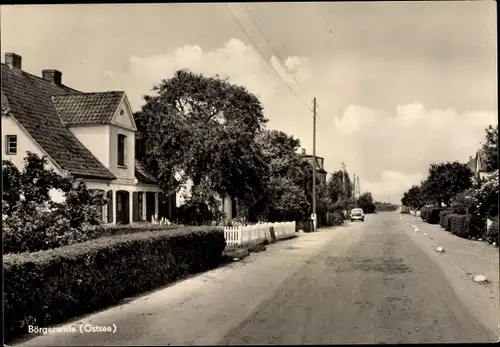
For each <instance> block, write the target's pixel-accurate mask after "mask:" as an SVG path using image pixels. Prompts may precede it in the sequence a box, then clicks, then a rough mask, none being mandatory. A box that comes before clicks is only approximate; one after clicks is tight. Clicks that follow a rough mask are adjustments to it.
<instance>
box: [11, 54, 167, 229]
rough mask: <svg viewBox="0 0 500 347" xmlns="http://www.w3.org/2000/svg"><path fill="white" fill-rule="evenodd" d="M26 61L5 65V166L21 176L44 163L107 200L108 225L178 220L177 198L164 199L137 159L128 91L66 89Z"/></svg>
mask: <svg viewBox="0 0 500 347" xmlns="http://www.w3.org/2000/svg"><path fill="white" fill-rule="evenodd" d="M21 63H22V58H21V56H19V55H17V54H14V53H6V54H5V63H2V64H1V76H2V77H1V78H2V86H1V102H2V110H1V111H2V138H3V141H4V142H3V143H4V150H3V151H2V160H10V161H11V162H12V163H13V164H14V165H16V166H17V167H18V168H19V169H20V168H21V167H22V166H23V159H24V157H25V156H26V152H27V151H30V152H33V153H37V154H38V155H40V156H43V155H45V156H46V157H47V158H48V161H49V167H51V168H53V169H54V170H55V171H56V172H57V173H58V174H60V175H65V176H71V177H74V178H75V179H76V180H83V181H85V183H86V184H87V186H88V188H90V189H95V190H102V191H105V192H106V195H107V197H108V199H110V201H109V203H108V205H107V206H104V207H103V209H102V220H103V222H104V223H109V224H130V223H134V222H141V221H145V220H151V217H152V215H154V214H158V215H159V216H160V217H166V218H172V213H173V208H174V207H175V194H171V195H169V196H165V195H164V194H163V193H162V192H161V190H160V189H159V186H158V184H157V182H156V180H155V179H154V178H153V177H152V176H151V175H150V174H148V173H147V172H146V170H145V169H144V167H143V165H141V163H140V162H139V161H138V160H137V159H136V158H135V133H136V130H137V128H136V125H135V122H134V118H133V114H132V110H131V108H130V104H129V101H128V98H127V95H126V94H125V92H123V91H111V92H98V93H83V92H80V91H77V90H75V89H72V88H69V87H67V86H65V85H64V84H63V83H62V73H61V72H60V71H57V70H43V71H42V77H38V76H35V75H32V74H30V73H27V72H25V71H23V70H22V65H21Z"/></svg>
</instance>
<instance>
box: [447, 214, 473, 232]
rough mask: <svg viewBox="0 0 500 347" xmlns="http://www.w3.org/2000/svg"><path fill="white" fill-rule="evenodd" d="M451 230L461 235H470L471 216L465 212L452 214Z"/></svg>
mask: <svg viewBox="0 0 500 347" xmlns="http://www.w3.org/2000/svg"><path fill="white" fill-rule="evenodd" d="M450 216H451V217H450V221H451V228H450V229H451V232H452V233H453V234H455V235H457V236H460V237H468V236H469V224H470V217H469V216H468V215H465V214H451V215H450Z"/></svg>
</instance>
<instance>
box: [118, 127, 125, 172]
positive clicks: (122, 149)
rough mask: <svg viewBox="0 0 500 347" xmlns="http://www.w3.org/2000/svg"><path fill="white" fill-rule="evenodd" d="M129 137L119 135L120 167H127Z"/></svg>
mask: <svg viewBox="0 0 500 347" xmlns="http://www.w3.org/2000/svg"><path fill="white" fill-rule="evenodd" d="M126 139H127V136H125V135H122V134H118V151H117V157H118V166H125V144H126Z"/></svg>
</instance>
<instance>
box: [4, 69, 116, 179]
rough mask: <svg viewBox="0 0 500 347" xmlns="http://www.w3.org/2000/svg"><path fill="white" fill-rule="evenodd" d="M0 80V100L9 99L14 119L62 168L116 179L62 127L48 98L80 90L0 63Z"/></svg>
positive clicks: (76, 92)
mask: <svg viewBox="0 0 500 347" xmlns="http://www.w3.org/2000/svg"><path fill="white" fill-rule="evenodd" d="M1 81H2V88H1V89H2V103H3V102H4V101H7V102H8V106H9V108H10V110H9V111H10V112H11V114H12V115H13V116H14V118H15V119H16V120H17V121H18V122H19V123H20V124H21V125H22V126H23V127H24V128H25V129H26V131H28V133H29V134H30V135H31V136H32V137H33V138H34V140H35V141H36V142H37V143H38V144H39V145H40V146H41V147H42V148H43V149H44V150H45V151H46V152H47V154H48V155H49V156H50V157H51V158H52V159H53V160H55V162H56V163H57V164H58V165H59V166H61V167H62V169H64V170H67V171H69V172H70V173H72V174H73V175H75V176H79V177H89V178H90V177H92V178H104V179H115V178H116V177H115V176H114V175H113V174H112V173H111V172H110V171H109V170H108V169H107V168H106V167H104V166H103V165H102V164H101V163H100V162H99V161H98V160H97V159H96V158H95V157H94V155H93V154H92V153H91V152H90V151H89V150H88V149H87V148H86V147H85V146H84V145H83V144H82V143H81V142H80V141H78V139H77V138H76V137H75V135H73V133H72V132H71V131H70V130H69V129H67V128H66V127H65V126H64V124H63V123H62V121H61V119H60V118H59V115H58V114H57V112H56V109H55V107H54V104H53V102H52V99H51V97H53V96H56V97H57V96H63V95H70V94H71V95H80V94H82V93H81V92H79V91H76V90H74V89H71V88H69V87H66V86H64V85H56V84H53V83H51V82H49V81H46V80H44V79H42V78H40V77H37V76H34V75H31V74H29V73H26V72H24V71H22V70H19V69H13V68H9V67H8V66H7V65H5V64H3V63H2V64H1ZM2 111H4V110H3V109H2Z"/></svg>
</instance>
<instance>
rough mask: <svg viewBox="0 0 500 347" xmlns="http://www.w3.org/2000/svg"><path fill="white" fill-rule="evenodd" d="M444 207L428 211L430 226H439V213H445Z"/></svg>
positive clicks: (427, 219)
mask: <svg viewBox="0 0 500 347" xmlns="http://www.w3.org/2000/svg"><path fill="white" fill-rule="evenodd" d="M443 210H444V208H442V207H430V208H429V210H428V211H427V216H426V221H427V223H429V224H439V221H440V216H439V213H440V212H441V211H443Z"/></svg>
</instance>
